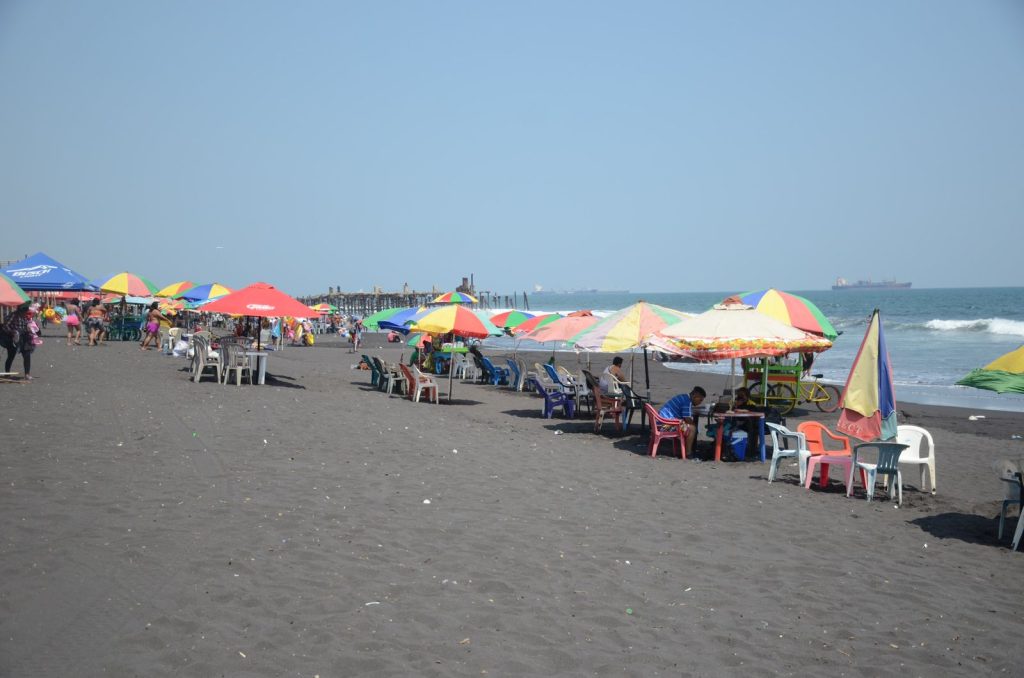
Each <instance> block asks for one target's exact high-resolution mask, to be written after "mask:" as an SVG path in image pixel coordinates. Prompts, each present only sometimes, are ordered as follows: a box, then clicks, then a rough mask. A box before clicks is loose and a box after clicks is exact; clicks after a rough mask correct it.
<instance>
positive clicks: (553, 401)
mask: <svg viewBox="0 0 1024 678" xmlns="http://www.w3.org/2000/svg"><path fill="white" fill-rule="evenodd" d="M530 381H532V382H533V387H534V389H536V390H537V393H540V394H541V395H542V396H544V409H543V414H544V418H545V419H550V418H551V416H552V415H553V414H554V412H555V408H556V407H561V408H562V414H564V415H565V416H566V417H568V418H569V419H572V418H574V417H575V416H576V403H574V402H573V400H572V398H570V397H569V396H567V395H566V394H564V393H562V392H561V391H554V390H551V389H546V388H544V385H543V384H541V383H540V382H539V381H537V379H536V378H535V377H531V378H530Z"/></svg>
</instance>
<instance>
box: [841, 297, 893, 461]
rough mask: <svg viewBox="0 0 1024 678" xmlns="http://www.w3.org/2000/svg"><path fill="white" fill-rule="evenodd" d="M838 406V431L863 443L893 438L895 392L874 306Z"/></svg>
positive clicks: (879, 318)
mask: <svg viewBox="0 0 1024 678" xmlns="http://www.w3.org/2000/svg"><path fill="white" fill-rule="evenodd" d="M839 407H840V408H842V411H841V413H840V415H839V423H838V424H837V425H836V428H837V429H838V430H839V431H840V432H842V433H845V434H847V435H850V436H853V437H854V438H858V439H859V440H864V441H866V442H871V441H873V440H889V439H891V438H895V437H896V425H897V422H896V392H895V390H894V389H893V385H892V365H891V364H890V362H889V352H888V351H887V350H886V347H885V332H883V331H882V317H881V315H879V312H878V309H877V308H876V309H875V310H874V312H873V313H872V314H871V322H869V323H868V329H867V331H866V332H865V333H864V341H862V342H861V345H860V348H859V349H858V350H857V357H856V358H854V360H853V367H851V368H850V375H849V376H848V377H847V378H846V388H845V389H843V397H842V399H841V400H840V401H839Z"/></svg>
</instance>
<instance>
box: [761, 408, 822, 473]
mask: <svg viewBox="0 0 1024 678" xmlns="http://www.w3.org/2000/svg"><path fill="white" fill-rule="evenodd" d="M765 426H766V427H767V428H768V432H769V433H770V434H771V436H772V449H773V452H772V461H771V465H769V467H768V482H769V483H770V482H772V481H774V480H775V474H776V473H777V472H778V470H779V462H780V461H782V460H783V459H786V458H789V457H792V458H795V459H796V461H797V468H798V469H799V472H800V484H801V485H803V484H804V480H805V479H806V478H807V460H808V459H809V458H810V456H811V451H810V450H808V449H807V438H806V436H804V434H803V433H798V432H796V431H790V430H789V429H788V428H786V427H785V426H782V425H780V424H772V423H771V422H766V423H765Z"/></svg>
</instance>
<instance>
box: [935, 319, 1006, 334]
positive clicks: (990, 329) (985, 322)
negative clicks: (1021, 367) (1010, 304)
mask: <svg viewBox="0 0 1024 678" xmlns="http://www.w3.org/2000/svg"><path fill="white" fill-rule="evenodd" d="M924 327H925V329H929V330H934V331H936V332H987V333H989V334H1005V335H1010V336H1017V337H1024V321H1021V320H1008V319H1006V318H979V319H977V320H929V321H928V322H926V323H925V324H924Z"/></svg>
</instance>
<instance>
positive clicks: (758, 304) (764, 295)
mask: <svg viewBox="0 0 1024 678" xmlns="http://www.w3.org/2000/svg"><path fill="white" fill-rule="evenodd" d="M739 299H740V301H741V302H743V303H744V304H746V305H748V306H753V307H754V310H756V311H757V312H759V313H764V314H765V315H767V316H771V317H772V318H775V319H776V320H779V321H781V322H784V323H786V324H787V325H792V326H793V327H795V328H797V329H798V330H803V331H804V332H811V333H812V334H819V335H821V336H823V337H825V338H826V339H828V340H829V341H835V339H836V337H838V336H839V333H838V332H836V328H834V327H832V323H830V322H829V320H828V318H826V317H825V314H824V313H822V312H821V310H820V309H819V308H818V307H817V306H815V305H814V304H813V303H812V302H810V301H808V300H807V299H804V298H803V297H798V296H797V295H795V294H790V293H789V292H782V291H780V290H777V289H774V288H769V289H767V290H761V291H760V292H747V293H745V294H741V295H739Z"/></svg>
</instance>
